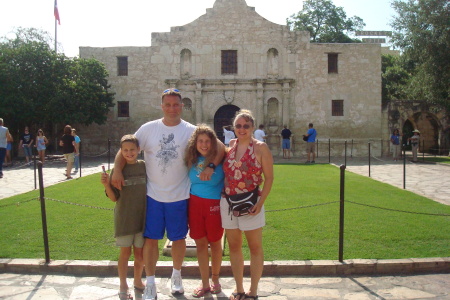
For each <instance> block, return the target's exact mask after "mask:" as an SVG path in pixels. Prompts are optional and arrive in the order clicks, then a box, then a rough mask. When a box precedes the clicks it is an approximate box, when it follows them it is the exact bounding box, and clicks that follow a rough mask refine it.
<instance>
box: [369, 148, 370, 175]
mask: <svg viewBox="0 0 450 300" xmlns="http://www.w3.org/2000/svg"><path fill="white" fill-rule="evenodd" d="M369 177H370V142H369Z"/></svg>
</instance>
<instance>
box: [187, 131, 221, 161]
mask: <svg viewBox="0 0 450 300" xmlns="http://www.w3.org/2000/svg"><path fill="white" fill-rule="evenodd" d="M200 134H206V135H207V136H208V137H209V138H210V139H211V149H210V151H209V153H208V155H207V156H206V157H205V165H207V164H209V163H210V162H211V161H213V159H214V157H216V156H217V136H216V133H215V132H214V130H212V129H211V128H210V127H209V126H208V125H206V124H198V125H197V128H196V129H195V131H194V133H193V134H192V136H191V138H190V139H189V142H188V145H187V147H186V155H185V157H184V161H185V163H186V166H187V167H188V168H191V167H192V165H194V164H196V163H197V162H198V158H199V157H200V156H201V154H200V153H199V152H198V151H197V139H198V136H199V135H200Z"/></svg>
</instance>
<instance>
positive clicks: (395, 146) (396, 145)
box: [391, 129, 400, 161]
mask: <svg viewBox="0 0 450 300" xmlns="http://www.w3.org/2000/svg"><path fill="white" fill-rule="evenodd" d="M391 145H392V158H393V160H394V161H397V160H398V158H399V154H400V131H399V130H398V129H394V131H393V132H392V135H391Z"/></svg>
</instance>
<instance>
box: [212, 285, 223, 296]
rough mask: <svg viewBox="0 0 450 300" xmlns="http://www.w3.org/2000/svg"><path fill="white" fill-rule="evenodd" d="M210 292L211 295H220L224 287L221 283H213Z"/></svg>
mask: <svg viewBox="0 0 450 300" xmlns="http://www.w3.org/2000/svg"><path fill="white" fill-rule="evenodd" d="M210 290H211V294H220V292H221V291H222V286H221V285H220V283H218V284H214V283H211V286H210Z"/></svg>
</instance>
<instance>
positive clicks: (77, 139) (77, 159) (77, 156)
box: [72, 128, 81, 173]
mask: <svg viewBox="0 0 450 300" xmlns="http://www.w3.org/2000/svg"><path fill="white" fill-rule="evenodd" d="M72 136H73V137H74V138H75V160H74V162H73V165H74V167H75V173H77V172H78V168H79V167H80V142H81V139H80V137H79V136H78V135H77V130H76V129H75V128H72Z"/></svg>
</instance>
